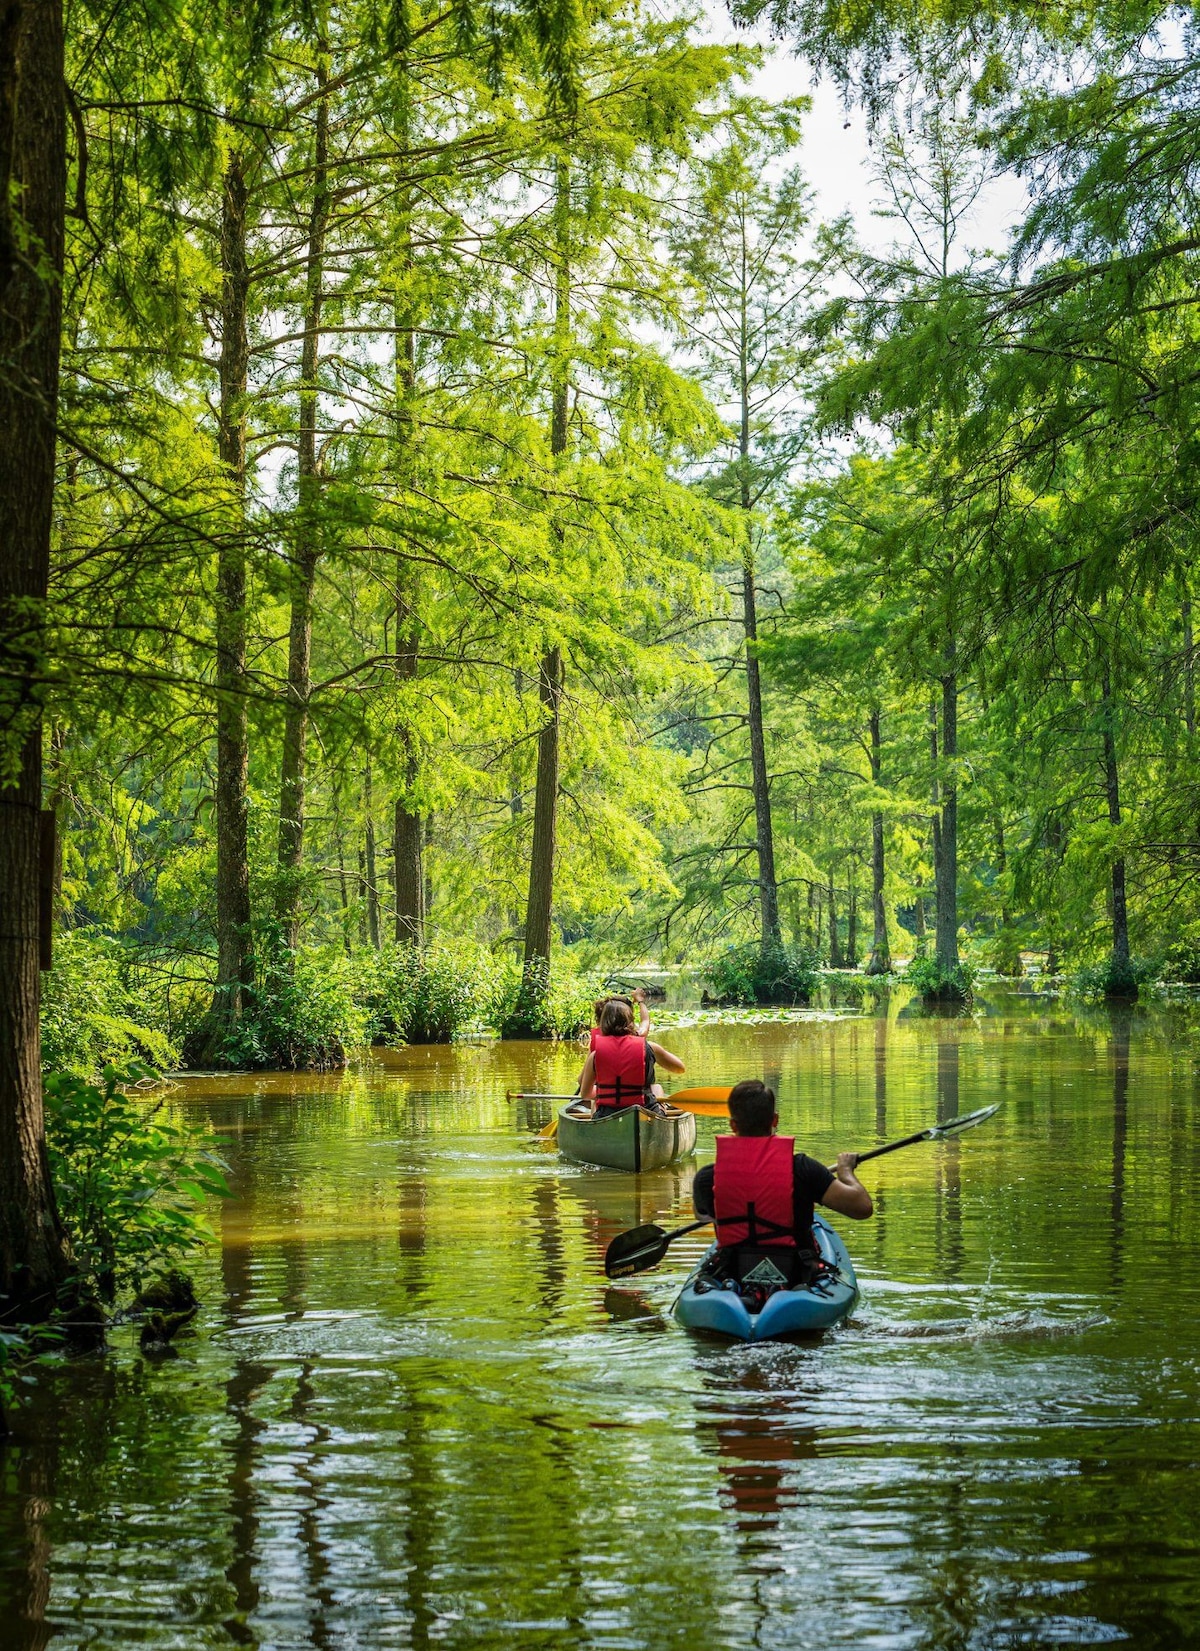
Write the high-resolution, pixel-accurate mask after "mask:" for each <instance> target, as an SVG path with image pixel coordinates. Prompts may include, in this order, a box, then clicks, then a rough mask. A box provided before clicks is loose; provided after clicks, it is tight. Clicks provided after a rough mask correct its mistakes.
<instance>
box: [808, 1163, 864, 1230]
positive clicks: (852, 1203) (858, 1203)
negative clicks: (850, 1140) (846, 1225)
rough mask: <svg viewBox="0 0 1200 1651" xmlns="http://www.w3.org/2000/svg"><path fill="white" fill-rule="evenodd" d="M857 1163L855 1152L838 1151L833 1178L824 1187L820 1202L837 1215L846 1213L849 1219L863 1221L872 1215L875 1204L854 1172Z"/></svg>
mask: <svg viewBox="0 0 1200 1651" xmlns="http://www.w3.org/2000/svg"><path fill="white" fill-rule="evenodd" d="M857 1163H858V1154H857V1153H854V1152H839V1153H838V1161H837V1170H836V1171H835V1174H834V1179H833V1180H832V1181H831V1182H830V1183H829V1186H828V1187H827V1188H826V1190H825V1196H824V1197H823V1198H822V1200H821V1202H822V1204H824V1205H825V1206H826V1208H827V1209H831V1210H836V1211H837V1212H838V1214H839V1215H848V1216H849V1217H850V1219H851V1221H865V1220H866V1219H867V1217H868V1216H871V1215H874V1213H875V1206H874V1204H872V1202H871V1194H870V1193H869V1192H868V1191H867V1189H866V1187H864V1186H863V1184H862V1182H861V1181H860V1180H859V1178H858V1176H857V1175H855V1173H854V1166H855V1164H857Z"/></svg>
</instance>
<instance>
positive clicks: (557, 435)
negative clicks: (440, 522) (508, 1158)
mask: <svg viewBox="0 0 1200 1651" xmlns="http://www.w3.org/2000/svg"><path fill="white" fill-rule="evenodd" d="M570 213H571V173H570V167H569V166H568V164H567V162H566V161H565V160H563V159H561V158H560V159H559V160H558V162H557V163H556V167H555V179H554V246H555V268H554V350H553V356H552V361H551V398H550V452H551V455H552V457H553V458H554V459H555V460H556V461H557V460H558V459H561V457H562V455H563V454H564V453H565V452H566V451H567V436H568V421H569V416H570V395H571V216H570ZM554 532H555V533H556V534H557V535H558V536H559V537H560V538H561V534H562V529H561V528H560V527H558V526H557V524H556V525H555V528H554ZM562 695H563V658H562V650H561V648H560V647H559V646H558V645H557V644H555V645H554V646H553V647H551V648H548V649H547V650H546V652H545V654H544V655H543V656H542V660H541V663H540V664H539V666H538V699H539V701H540V702H541V707H542V712H543V718H542V725H541V728H540V729H539V731H538V742H537V780H536V784H535V788H534V799H533V842H532V845H531V848H530V855H529V893H528V897H527V899H526V902H525V960H524V967H523V971H522V981H521V1001H520V1004H519V1006H518V1009H517V1013H516V1015H515V1016H514V1017H513V1021H512V1025H511V1030H513V1031H514V1032H516V1033H518V1035H519V1034H520V1033H522V1032H526V1033H528V1032H533V1033H538V1032H540V1031H541V1030H542V1027H543V1011H544V1003H545V993H546V988H547V979H548V974H549V969H550V945H551V937H552V934H553V915H554V856H555V851H556V848H557V843H558V771H559V739H560V707H561V705H562Z"/></svg>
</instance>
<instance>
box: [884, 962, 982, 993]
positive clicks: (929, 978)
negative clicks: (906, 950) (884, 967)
mask: <svg viewBox="0 0 1200 1651" xmlns="http://www.w3.org/2000/svg"><path fill="white" fill-rule="evenodd" d="M902 979H903V980H904V982H905V984H906V985H908V986H914V987H916V989H917V991H918V992H920V994H921V996H922V997H923V998H924V999H925V1001H926V1002H927V1003H969V1002H970V1001H971V998H972V997H973V996H974V993H975V970H974V969H973V968H972V966H971V964H969V963H958V964H956V965H955V966H954V967H953V968H950V969H947V968H945V967H944V966H943V965H942V964H941V963H939V962H938V960H937V959H936V958H935V957H914V958H913V959H912V961H911V962H910V963H909V965H908V967H907V968H906V969H905V971H904V974H903V976H902Z"/></svg>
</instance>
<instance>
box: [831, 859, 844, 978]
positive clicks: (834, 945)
mask: <svg viewBox="0 0 1200 1651" xmlns="http://www.w3.org/2000/svg"><path fill="white" fill-rule="evenodd" d="M841 966H842V948H841V937H840V936H839V934H838V915H837V901H836V897H835V893H834V887H833V867H832V866H830V868H829V967H830V968H831V969H840V968H841Z"/></svg>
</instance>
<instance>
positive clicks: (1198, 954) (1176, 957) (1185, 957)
mask: <svg viewBox="0 0 1200 1651" xmlns="http://www.w3.org/2000/svg"><path fill="white" fill-rule="evenodd" d="M1161 974H1162V979H1163V980H1179V981H1183V982H1185V983H1186V984H1187V985H1189V986H1196V985H1200V939H1196V938H1195V937H1194V936H1188V937H1186V938H1184V939H1182V940H1177V941H1176V942H1175V943H1174V945H1172V946H1168V947H1167V950H1166V952H1165V953H1164V955H1163V960H1162V969H1161Z"/></svg>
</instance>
